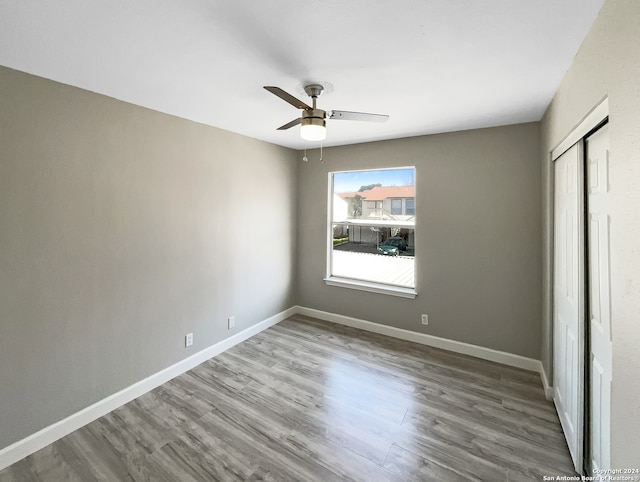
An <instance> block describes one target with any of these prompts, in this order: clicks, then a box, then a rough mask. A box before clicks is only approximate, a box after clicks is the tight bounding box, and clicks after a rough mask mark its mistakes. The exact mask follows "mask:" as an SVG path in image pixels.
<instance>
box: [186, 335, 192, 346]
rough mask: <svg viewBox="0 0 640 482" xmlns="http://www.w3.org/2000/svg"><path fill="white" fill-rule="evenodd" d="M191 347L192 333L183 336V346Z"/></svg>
mask: <svg viewBox="0 0 640 482" xmlns="http://www.w3.org/2000/svg"><path fill="white" fill-rule="evenodd" d="M191 345H193V333H187V334H186V335H185V336H184V346H185V347H187V346H191Z"/></svg>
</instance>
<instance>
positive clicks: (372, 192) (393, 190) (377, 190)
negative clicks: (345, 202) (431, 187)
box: [336, 186, 416, 201]
mask: <svg viewBox="0 0 640 482" xmlns="http://www.w3.org/2000/svg"><path fill="white" fill-rule="evenodd" d="M336 194H337V195H338V196H340V197H341V198H342V199H349V198H353V197H355V196H356V194H359V195H360V196H362V199H366V200H367V201H383V200H384V199H387V198H390V197H391V198H397V197H416V187H415V186H376V187H374V188H373V189H369V190H368V191H362V192H359V191H356V192H339V193H336Z"/></svg>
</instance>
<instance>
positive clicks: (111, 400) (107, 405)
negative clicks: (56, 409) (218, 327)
mask: <svg viewBox="0 0 640 482" xmlns="http://www.w3.org/2000/svg"><path fill="white" fill-rule="evenodd" d="M296 312H297V311H296V307H292V308H289V309H287V310H285V311H282V312H280V313H278V314H276V315H274V316H272V317H270V318H267V319H266V320H263V321H261V322H259V323H257V324H255V325H253V326H251V327H249V328H247V329H245V330H242V331H241V332H239V333H236V334H235V335H233V336H230V337H229V338H225V339H224V340H222V341H220V342H218V343H216V344H214V345H211V346H210V347H208V348H205V349H204V350H202V351H199V352H198V353H195V354H194V355H192V356H190V357H188V358H185V359H184V360H181V361H179V362H178V363H176V364H174V365H171V366H170V367H168V368H165V369H164V370H161V371H159V372H157V373H155V374H153V375H151V376H150V377H148V378H145V379H144V380H140V381H139V382H137V383H134V384H133V385H131V386H129V387H127V388H125V389H123V390H120V391H119V392H117V393H114V394H113V395H109V396H108V397H106V398H104V399H102V400H100V401H98V402H96V403H94V404H93V405H90V406H88V407H87V408H85V409H83V410H80V411H79V412H76V413H74V414H73V415H70V416H68V417H67V418H65V419H63V420H60V421H59V422H56V423H54V424H52V425H49V426H48V427H45V428H43V429H42V430H40V431H38V432H36V433H34V434H32V435H29V436H28V437H26V438H24V439H22V440H19V441H17V442H15V443H14V444H12V445H9V446H8V447H5V448H4V449H2V450H0V470H2V469H4V468H6V467H8V466H10V465H11V464H14V463H15V462H17V461H19V460H21V459H23V458H25V457H27V456H28V455H31V454H32V453H34V452H36V451H38V450H40V449H41V448H44V447H46V446H47V445H49V444H51V443H53V442H55V441H56V440H59V439H61V438H62V437H64V436H65V435H68V434H70V433H71V432H73V431H75V430H77V429H79V428H81V427H83V426H85V425H86V424H88V423H90V422H93V421H94V420H96V419H98V418H100V417H102V416H103V415H106V414H107V413H109V412H111V411H112V410H115V409H116V408H118V407H121V406H122V405H124V404H125V403H128V402H130V401H131V400H134V399H135V398H138V397H139V396H141V395H144V394H145V393H147V392H149V391H150V390H153V389H154V388H156V387H159V386H160V385H162V384H163V383H166V382H168V381H169V380H171V379H172V378H175V377H177V376H178V375H181V374H182V373H184V372H187V371H189V370H191V369H192V368H194V367H196V366H198V365H200V364H201V363H203V362H204V361H206V360H208V359H210V358H212V357H214V356H216V355H218V354H220V353H222V352H223V351H225V350H228V349H229V348H231V347H233V346H234V345H237V344H238V343H241V342H243V341H244V340H246V339H247V338H250V337H252V336H253V335H256V334H258V333H260V332H261V331H263V330H266V329H267V328H269V327H271V326H273V325H275V324H277V323H279V322H281V321H282V320H285V319H287V318H289V317H290V316H292V315H294V314H296Z"/></svg>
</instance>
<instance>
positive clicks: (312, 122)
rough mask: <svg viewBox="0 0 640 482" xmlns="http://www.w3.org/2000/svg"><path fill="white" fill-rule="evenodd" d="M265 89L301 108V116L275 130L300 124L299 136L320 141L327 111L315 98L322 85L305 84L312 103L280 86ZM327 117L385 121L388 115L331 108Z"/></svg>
mask: <svg viewBox="0 0 640 482" xmlns="http://www.w3.org/2000/svg"><path fill="white" fill-rule="evenodd" d="M264 88H265V89H267V90H268V91H269V92H271V93H272V94H274V95H277V96H278V97H280V98H281V99H282V100H284V101H285V102H288V103H289V104H291V105H292V106H294V107H295V108H296V109H302V117H300V118H298V119H295V120H292V121H291V122H288V123H286V124H285V125H283V126H280V127H278V129H277V130H279V131H283V130H286V129H290V128H291V127H293V126H297V125H298V124H302V125H301V126H300V137H302V138H303V139H305V140H308V141H321V140H323V139H324V138H325V137H326V136H327V128H326V121H325V118H327V112H326V111H324V110H322V109H318V108H317V107H316V100H317V98H318V96H319V95H320V94H322V91H323V90H324V87H323V86H322V85H320V84H309V85H305V87H304V91H305V92H306V93H307V95H308V96H309V97H311V100H312V105H311V106H310V105H308V104H306V103H304V102H302V101H301V100H300V99H296V98H295V97H294V96H292V95H291V94H289V93H288V92H285V91H284V90H282V89H281V88H280V87H274V86H271V85H265V86H264ZM328 118H329V119H337V120H355V121H367V122H385V121H386V120H387V119H388V118H389V116H388V115H382V114H366V113H363V112H349V111H346V110H332V111H329V116H328Z"/></svg>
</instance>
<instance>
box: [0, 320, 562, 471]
mask: <svg viewBox="0 0 640 482" xmlns="http://www.w3.org/2000/svg"><path fill="white" fill-rule="evenodd" d="M544 475H554V476H557V475H575V473H574V471H573V469H572V463H571V460H570V457H569V454H568V450H567V447H566V444H565V441H564V436H563V434H562V432H561V429H560V424H559V421H558V418H557V415H556V413H555V410H554V408H553V405H552V404H551V403H550V402H548V401H547V400H546V399H545V397H544V393H543V389H542V385H541V382H540V378H539V375H538V374H537V373H533V372H528V371H524V370H520V369H516V368H511V367H507V366H503V365H499V364H497V363H492V362H488V361H484V360H479V359H476V358H471V357H467V356H463V355H458V354H455V353H451V352H447V351H444V350H439V349H435V348H430V347H426V346H422V345H418V344H415V343H410V342H406V341H402V340H397V339H393V338H388V337H385V336H382V335H376V334H372V333H368V332H364V331H360V330H356V329H353V328H348V327H344V326H340V325H334V324H331V323H326V322H323V321H318V320H315V319H312V318H306V317H302V316H295V317H292V318H290V319H288V320H286V321H283V322H281V323H279V324H278V325H276V326H274V327H272V328H270V329H268V330H265V331H263V332H262V333H260V334H258V335H256V336H254V337H253V338H251V339H249V340H247V341H245V342H243V343H241V344H239V345H236V346H235V347H233V348H232V349H230V350H228V351H226V352H224V353H222V354H221V355H218V356H217V357H215V358H212V359H211V360H209V361H207V362H205V363H203V364H202V365H200V366H198V367H196V368H194V369H193V370H191V371H189V372H187V373H185V374H183V375H180V376H179V377H176V378H174V379H173V380H171V381H170V382H168V383H166V384H164V385H162V386H160V387H158V388H157V389H155V390H153V391H151V392H149V393H147V394H145V395H143V396H142V397H139V398H138V399H136V400H134V401H132V402H130V403H128V404H126V405H124V406H123V407H120V408H118V409H117V410H114V411H113V412H111V413H109V414H108V415H106V416H104V417H102V418H100V419H98V420H96V421H95V422H92V423H90V424H89V425H87V426H85V427H83V428H81V429H79V430H77V431H76V432H73V433H72V434H70V435H68V436H66V437H64V438H62V439H60V440H59V441H57V442H55V443H53V444H51V445H49V446H48V447H46V448H44V449H42V450H40V451H38V452H36V453H35V454H33V455H31V456H29V457H27V458H25V459H24V460H22V461H20V462H18V463H16V464H14V465H12V466H11V467H8V468H7V469H5V470H3V471H2V472H0V481H2V482H9V481H11V482H13V481H19V482H25V481H55V482H58V481H65V482H74V481H82V482H87V481H94V480H100V481H180V482H185V481H216V480H220V481H235V480H240V481H258V480H269V481H305V482H309V481H322V482H328V481H349V480H358V481H366V482H377V481H402V482H404V481H414V480H416V481H418V480H420V481H430V480H434V481H464V480H482V481H491V482H497V481H520V480H522V481H533V480H536V481H540V480H542V479H543V476H544Z"/></svg>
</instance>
